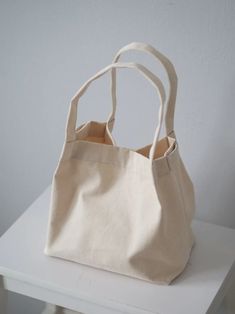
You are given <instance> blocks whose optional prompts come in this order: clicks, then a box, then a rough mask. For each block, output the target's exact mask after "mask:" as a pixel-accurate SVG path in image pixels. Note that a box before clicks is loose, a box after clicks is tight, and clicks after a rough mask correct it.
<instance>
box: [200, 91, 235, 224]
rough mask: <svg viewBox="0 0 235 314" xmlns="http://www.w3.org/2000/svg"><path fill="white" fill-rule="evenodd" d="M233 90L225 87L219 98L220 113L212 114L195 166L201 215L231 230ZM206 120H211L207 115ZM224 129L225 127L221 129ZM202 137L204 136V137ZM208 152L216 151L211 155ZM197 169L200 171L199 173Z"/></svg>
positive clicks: (234, 180)
mask: <svg viewBox="0 0 235 314" xmlns="http://www.w3.org/2000/svg"><path fill="white" fill-rule="evenodd" d="M234 99H235V92H234V87H232V86H228V88H227V99H221V110H220V112H219V114H218V115H217V117H215V115H213V112H212V113H211V115H212V116H213V121H214V124H213V129H212V130H211V134H210V136H208V140H207V143H208V146H207V150H204V154H203V155H204V157H203V156H202V158H201V161H202V163H201V164H199V166H198V171H199V172H200V173H199V175H198V177H199V178H201V179H202V181H201V182H197V185H198V188H197V193H199V194H200V200H201V204H200V209H201V210H202V212H201V216H202V217H203V215H204V217H203V219H205V220H207V221H211V215H210V218H209V215H208V217H207V215H206V214H205V209H207V210H208V212H209V213H211V212H214V217H216V219H214V221H213V222H214V223H216V224H220V225H225V226H227V227H231V228H235V221H234V209H235V208H234V206H235V205H234V204H235V145H234V144H235V134H233V130H232V129H233V128H234V117H235V104H234V106H231V105H229V104H231V103H233V102H234ZM208 119H211V117H209V116H208ZM224 126H225V127H224ZM205 136H206V135H205ZM212 152H216V153H215V154H214V155H212V154H211V153H212ZM200 170H201V171H200Z"/></svg>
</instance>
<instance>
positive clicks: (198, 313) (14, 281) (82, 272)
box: [0, 188, 235, 314]
mask: <svg viewBox="0 0 235 314" xmlns="http://www.w3.org/2000/svg"><path fill="white" fill-rule="evenodd" d="M49 198H50V188H48V189H47V190H46V191H45V192H44V193H43V194H42V195H41V196H40V197H39V198H38V199H37V200H36V201H35V202H34V203H33V204H32V205H31V206H30V208H29V209H28V210H27V211H26V212H25V213H24V214H23V215H22V216H21V217H20V218H19V219H18V220H17V221H16V223H15V224H14V225H13V226H12V227H11V228H10V229H9V230H8V231H7V232H6V233H5V234H4V235H3V236H2V238H1V239H0V275H1V276H0V279H1V280H0V283H1V282H2V286H4V289H5V290H10V291H13V292H17V293H20V294H23V295H26V296H30V297H33V298H36V299H39V300H43V301H45V302H47V303H51V304H57V305H58V306H60V307H63V308H69V309H71V310H75V311H80V312H82V313H86V314H120V313H129V314H153V313H154V314H202V313H203V314H204V313H215V311H216V308H217V307H218V305H219V304H220V303H221V301H222V299H223V298H224V296H225V294H226V293H227V291H228V288H229V287H230V285H231V283H232V280H234V277H235V276H234V273H235V266H234V265H235V264H234V261H235V230H233V229H228V228H224V227H221V226H216V225H213V224H209V223H205V222H201V221H194V223H193V229H194V233H195V235H196V246H195V248H194V250H193V253H192V256H191V259H190V262H189V265H188V266H187V268H186V270H185V272H184V273H183V274H182V275H181V276H180V277H179V278H178V279H177V280H175V282H174V283H173V284H172V285H170V286H159V285H155V284H151V283H147V282H144V281H140V280H136V279H131V278H128V277H125V276H120V275H117V274H113V273H109V272H105V271H102V270H97V269H93V268H89V267H86V266H82V265H79V264H76V263H72V262H67V261H64V260H61V259H57V258H52V257H48V256H45V255H44V254H43V248H44V243H45V235H46V228H47V217H48V205H49ZM4 289H2V290H1V292H0V295H3V294H4ZM3 299H4V298H3V296H2V302H0V304H1V306H2V309H1V311H0V313H4V309H3V307H4V306H3ZM60 310H61V308H60ZM60 313H61V312H60Z"/></svg>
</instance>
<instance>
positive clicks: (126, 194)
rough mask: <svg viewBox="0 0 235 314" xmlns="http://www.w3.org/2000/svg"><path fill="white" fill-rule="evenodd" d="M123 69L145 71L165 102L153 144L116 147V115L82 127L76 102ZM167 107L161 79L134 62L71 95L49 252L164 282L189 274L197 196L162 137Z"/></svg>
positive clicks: (172, 143) (173, 144) (169, 140)
mask: <svg viewBox="0 0 235 314" xmlns="http://www.w3.org/2000/svg"><path fill="white" fill-rule="evenodd" d="M141 47H142V46H141ZM147 47H148V48H149V47H151V46H147ZM131 49H133V44H132V46H131ZM142 50H144V49H142ZM122 67H125V68H126V67H127V68H135V69H137V70H138V71H139V72H141V73H142V74H143V75H144V76H145V77H146V78H147V79H148V80H150V82H151V83H152V84H153V85H154V87H155V88H156V89H158V93H159V96H160V101H161V106H160V109H159V116H158V127H157V129H156V132H155V135H154V140H153V144H152V145H148V146H146V147H143V148H140V149H138V150H136V151H134V150H131V149H128V148H125V147H120V146H117V145H116V144H115V141H114V139H113V137H112V134H111V130H112V127H113V121H114V118H115V112H114V111H115V110H113V111H112V113H114V115H113V114H112V113H111V114H110V116H109V119H108V121H107V122H98V121H88V122H87V123H85V124H83V125H82V126H80V127H79V128H77V129H76V115H77V103H78V101H79V99H80V97H81V96H82V95H83V94H84V92H85V91H86V89H87V88H88V86H89V84H90V83H91V82H92V81H93V80H95V79H97V78H99V77H100V76H101V75H103V74H104V73H106V72H108V71H113V70H114V69H116V68H122ZM170 74H171V73H170ZM113 77H114V73H113V72H112V78H113ZM114 81H115V79H114ZM113 83H116V82H113ZM174 88H175V87H174V86H173V89H174ZM115 92H116V91H115ZM112 95H113V96H114V97H115V95H114V89H112ZM169 98H170V97H168V99H167V101H166V104H167V105H168V106H169ZM164 104H165V93H164V88H163V86H162V84H161V82H160V80H159V79H158V78H157V77H156V76H155V75H154V74H153V73H151V72H150V71H148V70H147V69H146V68H145V67H143V66H142V65H138V64H134V63H115V64H111V65H110V66H108V67H106V68H105V69H103V70H101V71H100V72H99V73H98V74H96V75H95V76H93V77H92V78H91V79H90V80H88V81H87V82H86V83H85V84H84V85H83V86H82V88H81V89H80V90H79V92H78V93H77V94H76V95H75V96H74V97H73V99H72V102H71V106H70V111H69V115H68V122H67V129H66V141H65V143H64V147H63V150H62V154H61V157H60V161H59V164H58V166H57V169H56V171H55V174H54V177H53V183H52V192H51V204H50V214H49V222H48V235H47V241H46V246H45V253H46V254H47V255H51V256H55V257H60V258H63V259H66V260H70V261H74V262H78V263H81V264H86V265H89V266H92V267H96V268H102V269H104V270H109V271H112V272H116V273H120V274H123V275H127V276H132V277H135V278H139V279H143V280H147V281H153V282H156V283H160V284H168V283H170V282H171V281H172V280H173V279H174V278H175V277H176V276H178V275H179V274H180V273H181V272H182V271H183V269H184V268H185V266H186V264H187V261H188V259H189V256H190V252H191V248H192V245H193V243H194V238H193V234H192V230H191V221H192V217H193V215H194V210H195V202H194V191H193V185H192V182H191V180H190V178H189V176H188V174H187V172H186V169H185V167H184V165H183V163H182V160H181V158H180V155H179V149H178V143H177V141H176V138H175V136H174V132H172V130H171V131H170V132H169V134H167V136H166V137H165V138H163V139H161V140H159V134H160V129H161V126H162V121H163V112H164V110H163V109H164ZM115 105H116V104H114V106H115ZM113 108H114V107H113ZM115 109H116V108H115ZM168 112H169V111H168ZM170 112H171V114H172V113H173V112H174V110H171V111H170ZM171 120H172V121H173V119H171ZM110 122H111V123H110ZM172 125H173V124H171V123H170V122H169V120H168V126H172ZM168 131H169V130H168Z"/></svg>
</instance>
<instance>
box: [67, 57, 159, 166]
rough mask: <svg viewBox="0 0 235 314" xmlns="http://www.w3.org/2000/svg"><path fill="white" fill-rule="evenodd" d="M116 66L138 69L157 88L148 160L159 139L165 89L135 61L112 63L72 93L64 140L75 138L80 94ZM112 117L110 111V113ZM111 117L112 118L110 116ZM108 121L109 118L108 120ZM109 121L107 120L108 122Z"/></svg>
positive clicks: (155, 77) (152, 155)
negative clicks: (156, 101) (157, 104)
mask: <svg viewBox="0 0 235 314" xmlns="http://www.w3.org/2000/svg"><path fill="white" fill-rule="evenodd" d="M116 68H130V69H136V70H138V71H139V72H140V73H141V74H142V75H143V76H144V77H145V78H146V79H147V80H149V81H150V83H151V84H152V85H153V86H154V88H155V89H156V90H157V92H158V95H159V98H160V107H159V111H158V125H157V128H156V131H155V134H154V139H153V144H152V146H151V149H150V152H149V158H150V160H153V158H154V154H155V151H156V146H157V142H158V139H159V135H160V131H161V127H162V122H163V114H164V104H165V89H164V87H163V85H162V82H161V81H160V79H159V78H158V77H157V76H156V75H154V74H153V73H152V72H151V71H149V70H148V69H147V68H146V67H144V66H143V65H141V64H137V63H121V62H120V63H113V64H110V65H108V66H107V67H105V68H104V69H102V70H101V71H99V72H98V73H96V74H95V75H94V76H92V77H91V78H90V79H89V80H88V81H86V82H85V83H84V84H83V85H82V87H81V88H80V89H79V91H78V92H77V93H76V94H75V95H74V97H73V98H72V100H71V104H70V110H69V114H68V119H67V127H66V141H67V142H69V141H74V140H76V122H77V105H78V102H79V99H80V98H81V97H82V95H83V94H84V93H85V91H86V90H87V88H88V87H89V85H90V84H91V83H92V82H93V81H94V80H97V79H98V78H99V77H101V76H102V75H104V74H105V73H106V72H108V71H111V70H113V69H116ZM110 117H112V113H111V115H110ZM111 119H112V118H111ZM109 121H110V120H109ZM108 123H109V122H107V124H108Z"/></svg>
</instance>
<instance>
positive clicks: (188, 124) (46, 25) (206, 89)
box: [0, 0, 235, 314]
mask: <svg viewBox="0 0 235 314" xmlns="http://www.w3.org/2000/svg"><path fill="white" fill-rule="evenodd" d="M131 41H144V42H149V43H151V44H152V45H154V46H155V47H156V48H157V49H159V50H160V51H162V52H163V53H165V54H166V55H167V56H168V57H169V58H170V59H171V60H172V62H173V63H174V65H175V67H176V70H177V73H178V77H179V90H178V98H177V106H176V133H177V136H178V140H179V143H180V149H181V154H182V157H183V159H184V161H185V164H186V166H187V168H188V170H189V172H190V174H191V177H192V179H193V181H194V183H195V189H196V195H197V214H196V216H197V217H198V218H200V219H203V220H207V221H211V222H213V223H217V224H222V225H225V226H229V227H233V228H234V227H235V210H234V204H235V144H234V141H235V123H234V117H235V103H234V99H235V88H234V84H235V2H234V1H232V0H224V1H220V0H213V1H212V0H207V1H204V0H200V1H192V0H188V1H183V0H180V1H176V0H171V1H160V0H155V1H150V0H142V1H137V0H135V1H134V0H133V1H130V0H128V1H110V0H102V1H101V0H98V1H85V0H84V1H78V0H77V1H75V0H68V1H62V0H51V1H46V0H41V1H29V0H28V1H27V0H22V1H16V0H15V1H11V0H8V1H1V3H0V45H1V49H0V99H1V103H0V142H1V157H0V173H1V175H0V200H1V216H0V218H1V219H0V233H3V232H4V231H5V230H6V229H7V228H8V227H9V226H10V225H11V224H12V223H13V222H14V221H15V219H16V218H17V217H18V216H19V215H20V214H21V213H22V212H23V211H24V210H25V209H26V207H27V206H28V205H29V204H30V203H31V202H32V201H33V200H34V199H35V198H36V197H37V196H38V195H39V194H40V193H41V192H42V191H43V190H44V188H45V187H46V186H47V185H48V184H49V183H50V180H51V177H52V174H53V171H54V169H55V166H56V163H57V160H58V157H59V154H60V150H61V146H62V142H63V139H64V127H65V121H66V115H67V111H68V104H69V100H70V98H71V97H72V96H73V94H74V93H75V91H76V90H77V89H78V87H79V86H80V85H81V84H82V83H83V82H84V80H86V79H87V78H88V77H89V76H91V75H92V74H94V73H95V72H96V71H97V70H99V69H100V68H102V67H103V66H105V65H106V64H107V63H109V62H110V61H111V59H112V57H113V55H114V53H115V52H116V50H117V49H119V48H120V47H121V46H123V45H125V44H127V43H128V42H131ZM131 59H135V60H137V61H141V62H145V64H146V65H147V66H151V67H152V69H153V71H156V72H159V71H160V74H161V73H162V70H159V69H160V67H158V66H157V65H156V64H157V63H155V62H154V61H153V60H152V58H151V57H150V56H144V55H143V54H140V53H128V54H126V55H125V56H124V57H123V60H131ZM120 79H122V80H123V81H122V82H121V81H120ZM118 85H119V88H118V92H119V98H118V99H119V102H118V114H117V123H116V127H115V130H114V134H115V137H116V139H117V142H118V143H119V145H124V146H129V147H138V146H142V145H145V144H147V143H150V142H151V140H152V136H153V132H154V127H155V125H156V117H157V106H158V103H156V97H155V93H154V91H153V90H152V88H151V86H150V85H149V84H148V83H146V82H145V81H144V80H143V79H142V78H141V77H140V76H139V75H138V74H136V73H134V72H133V71H131V72H130V71H128V70H121V71H120V74H119V80H118ZM80 108H81V109H80V111H79V123H80V122H82V121H83V120H88V119H89V120H90V119H95V120H96V119H101V120H104V119H106V117H107V115H108V112H109V110H110V108H111V103H110V95H109V77H108V76H107V77H106V78H105V79H103V80H102V81H101V82H97V83H95V84H94V85H93V86H92V88H91V89H90V90H89V92H88V95H87V96H86V97H84V99H83V100H82V102H81V106H80ZM131 111H133V112H134V118H132V116H133V114H132V113H131ZM130 120H131V121H130ZM129 122H131V127H129V126H128V123H129ZM140 125H141V127H140ZM14 302H18V303H17V309H18V313H17V314H19V311H20V301H18V299H17V300H15V301H14V300H12V303H11V304H14ZM12 306H13V305H12ZM39 308H40V306H39V307H37V306H35V308H34V312H35V313H37V312H38V311H39ZM22 313H25V310H22ZM31 313H32V314H34V313H33V312H32V311H31ZM11 314H14V313H13V310H11Z"/></svg>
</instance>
